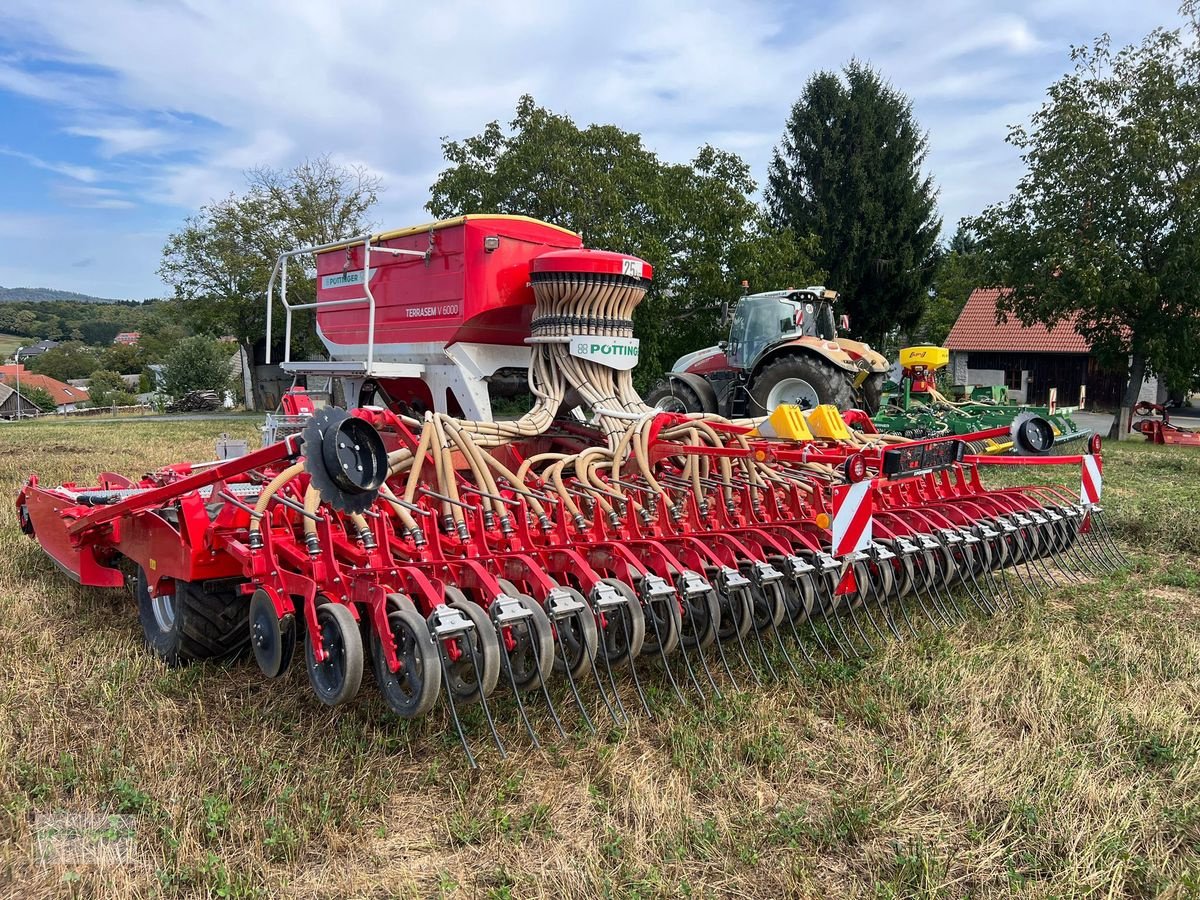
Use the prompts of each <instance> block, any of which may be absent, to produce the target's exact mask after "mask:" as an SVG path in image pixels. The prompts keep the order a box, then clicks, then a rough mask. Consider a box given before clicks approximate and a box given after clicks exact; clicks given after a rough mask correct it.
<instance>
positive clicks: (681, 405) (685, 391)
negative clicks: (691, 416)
mask: <svg viewBox="0 0 1200 900" xmlns="http://www.w3.org/2000/svg"><path fill="white" fill-rule="evenodd" d="M646 405H647V406H653V407H655V408H657V409H661V410H662V411H663V412H673V413H702V412H704V401H702V400H701V399H700V395H699V394H697V393H696V392H695V391H694V390H692V388H691V387H689V386H688V385H686V384H684V383H683V382H682V381H680V380H679V379H677V378H665V379H663V380H662V381H660V382H659V383H658V384H656V385H655V386H654V388H653V389H652V390H651V391H650V393H649V394H647V395H646Z"/></svg>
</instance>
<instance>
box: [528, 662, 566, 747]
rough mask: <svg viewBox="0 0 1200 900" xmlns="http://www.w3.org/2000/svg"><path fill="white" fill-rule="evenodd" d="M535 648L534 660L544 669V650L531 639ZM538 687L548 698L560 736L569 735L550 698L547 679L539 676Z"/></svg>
mask: <svg viewBox="0 0 1200 900" xmlns="http://www.w3.org/2000/svg"><path fill="white" fill-rule="evenodd" d="M530 643H531V645H532V649H533V662H534V665H535V666H537V670H538V671H539V672H541V671H542V651H541V650H540V649H538V642H537V641H530ZM538 688H539V689H540V690H541V692H542V696H543V697H544V698H545V699H546V707H547V708H548V709H549V710H550V718H551V719H553V720H554V727H555V728H557V729H558V734H559V736H560V737H563V738H565V737H566V736H567V732H566V730H565V729H564V728H563V725H562V721H561V720H560V719H559V718H558V710H557V709H555V708H554V701H553V700H551V699H550V689H549V687H547V685H546V679H545V678H542V677H540V676H539V677H538Z"/></svg>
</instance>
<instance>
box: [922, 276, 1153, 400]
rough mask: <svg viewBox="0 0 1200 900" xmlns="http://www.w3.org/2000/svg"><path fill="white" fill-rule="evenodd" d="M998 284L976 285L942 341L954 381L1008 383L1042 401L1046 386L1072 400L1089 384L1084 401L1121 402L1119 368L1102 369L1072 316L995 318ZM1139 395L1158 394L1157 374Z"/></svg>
mask: <svg viewBox="0 0 1200 900" xmlns="http://www.w3.org/2000/svg"><path fill="white" fill-rule="evenodd" d="M1000 295H1001V291H1000V290H999V289H997V288H976V289H975V290H973V291H972V292H971V296H970V297H969V298H968V299H967V303H966V306H964V307H963V311H962V312H961V313H960V314H959V317H958V320H957V321H956V322H955V323H954V327H953V328H951V329H950V335H949V336H948V337H947V338H946V343H945V346H946V348H947V349H948V350H949V351H950V371H951V374H952V376H953V378H954V383H955V384H969V385H976V386H979V385H995V384H1003V385H1006V386H1007V387H1008V393H1009V396H1010V397H1011V398H1013V399H1014V400H1016V401H1018V402H1023V403H1030V404H1034V405H1038V406H1044V405H1046V404H1048V403H1049V402H1050V389H1051V388H1058V403H1059V404H1061V405H1063V406H1075V405H1077V404H1078V402H1079V395H1080V389H1081V388H1083V387H1085V386H1086V388H1087V405H1088V406H1089V407H1090V406H1098V407H1101V408H1110V409H1111V408H1115V407H1116V406H1118V405H1119V403H1120V391H1121V381H1122V373H1119V372H1111V371H1107V370H1105V369H1101V368H1100V366H1099V365H1098V364H1097V362H1096V359H1095V358H1094V357H1093V356H1092V355H1091V349H1092V348H1091V344H1089V343H1088V340H1087V338H1085V337H1083V335H1081V334H1079V332H1077V331H1076V330H1075V317H1074V316H1072V317H1070V318H1068V319H1065V320H1063V321H1062V322H1060V323H1059V324H1058V325H1056V326H1055V327H1054V328H1052V329H1050V328H1047V327H1046V326H1045V325H1030V326H1028V327H1025V326H1023V325H1022V324H1021V323H1020V322H1019V321H1017V320H1016V319H1015V318H1013V317H1011V316H1010V317H1009V318H1008V320H1007V321H1002V322H997V321H996V302H997V301H998V300H999V299H1000ZM1141 399H1145V400H1150V401H1152V402H1153V401H1156V400H1158V399H1159V398H1158V379H1156V378H1148V379H1147V380H1146V383H1145V384H1144V385H1143V386H1142V392H1141Z"/></svg>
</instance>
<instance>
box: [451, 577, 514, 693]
mask: <svg viewBox="0 0 1200 900" xmlns="http://www.w3.org/2000/svg"><path fill="white" fill-rule="evenodd" d="M445 591H446V605H447V606H449V607H450V608H451V609H456V610H458V611H459V612H460V613H462V614H463V615H464V616H466V617H467V618H468V619H470V620H471V623H472V624H473V625H474V626H475V628H474V631H473V632H472V633H473V634H474V636H475V637H474V647H475V654H474V656H475V660H474V661H472V658H471V656H472V655H471V653H470V651H469V650H464V652H463V655H462V656H460V657H459V659H458V661H457V662H455V663H452V664H450V665H448V666H447V674H448V675H449V678H448V679H446V683H445V688H446V690H448V691H449V692H450V693H452V694H454V699H455V702H457V703H467V704H470V703H478V702H479V698H480V695H481V690H480V689H481V688H482V696H483V697H484V698H485V699H486V698H487V697H490V696H492V692H493V691H495V690H496V685H497V684H498V683H499V681H500V641H499V638H497V637H496V626H495V625H494V624H493V623H492V620H491V619H490V618H488V614H487V613H486V612H484V611H483V609H482V608H480V607H479V606H477V605H475V604H474V603H473V602H471V601H470V600H468V599H467V596H466V595H465V594H464V593H463V592H462V591H460V590H459V589H458V588H456V587H454V586H453V585H446V588H445ZM476 662H478V666H479V668H478V670H476ZM477 676H478V677H477Z"/></svg>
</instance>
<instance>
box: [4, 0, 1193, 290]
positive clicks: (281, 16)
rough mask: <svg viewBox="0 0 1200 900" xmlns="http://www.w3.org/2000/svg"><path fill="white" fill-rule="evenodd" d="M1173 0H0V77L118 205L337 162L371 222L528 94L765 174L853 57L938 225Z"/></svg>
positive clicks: (1011, 170)
mask: <svg viewBox="0 0 1200 900" xmlns="http://www.w3.org/2000/svg"><path fill="white" fill-rule="evenodd" d="M1176 2H1177V0H1147V2H1143V3H1139V4H1136V5H1134V4H1127V3H1125V2H1124V0H1100V2H1093V0H1049V2H1045V0H1038V2H1035V0H1016V2H1011V3H1007V4H1003V5H1000V4H989V3H985V2H983V0H914V2H911V3H906V4H903V5H897V4H892V3H881V2H866V0H842V2H840V3H837V4H835V5H834V6H832V7H828V6H822V7H821V8H820V9H816V10H814V9H807V8H805V7H803V6H799V5H794V4H784V3H778V2H770V0H720V2H718V0H703V2H694V0H640V2H635V0H611V2H609V3H607V4H605V5H604V6H599V5H596V4H592V3H586V2H583V0H554V2H551V0H524V2H522V0H490V2H484V0H444V2H440V3H437V4H396V3H394V2H387V0H360V2H359V3H356V4H353V5H349V4H333V3H328V2H326V0H292V2H289V0H265V2H258V3H253V4H247V3H243V2H237V0H206V2H204V3H200V2H197V0H185V2H181V3H176V4H169V5H168V4H163V5H147V4H145V3H143V2H139V0H107V2H105V3H103V4H79V3H75V2H70V0H7V2H6V3H5V4H4V8H3V10H2V11H0V34H7V35H9V36H10V37H9V40H10V41H11V42H12V45H13V46H20V47H21V54H22V55H21V56H20V57H19V58H18V57H15V56H9V57H0V89H5V90H8V91H12V92H16V93H20V94H23V95H25V96H29V97H32V98H34V99H37V100H41V101H43V102H46V103H50V104H54V105H55V106H56V108H57V110H58V112H59V114H60V115H61V116H63V117H64V119H65V120H66V121H65V122H64V127H65V129H66V130H67V132H68V133H69V134H70V135H72V136H74V137H76V138H84V139H87V140H91V141H95V142H96V144H95V147H94V152H95V155H96V159H95V160H94V161H93V160H89V161H88V162H89V163H93V162H94V164H91V165H84V166H78V167H77V169H78V171H76V173H75V174H74V175H71V176H70V177H72V178H75V179H76V180H79V181H83V182H85V183H88V179H89V177H90V178H91V181H92V182H95V181H98V180H106V179H107V178H108V177H109V176H111V178H112V179H113V181H114V182H115V183H119V184H120V185H121V186H122V188H123V189H125V188H128V191H126V192H125V193H123V195H122V196H121V197H117V198H115V199H117V200H118V202H119V201H120V200H121V199H123V198H127V197H128V196H129V195H136V196H142V197H145V198H147V199H148V200H150V201H152V202H155V203H159V204H165V205H168V206H172V207H177V208H178V210H177V212H176V214H177V215H178V217H179V218H182V215H183V214H184V213H185V212H187V211H190V210H193V209H195V208H196V207H197V206H199V205H201V204H203V203H205V202H208V201H209V200H212V199H215V198H217V197H220V196H223V195H224V194H226V193H228V192H229V191H230V190H236V189H239V188H241V187H242V186H243V184H244V178H243V171H244V170H245V169H247V168H250V167H252V166H255V165H260V164H266V165H276V166H285V165H288V164H290V163H293V162H295V161H297V160H299V159H300V158H302V157H304V156H312V155H316V154H320V153H325V152H330V153H333V154H334V155H335V157H336V158H338V159H342V160H353V161H356V162H361V163H362V164H363V165H365V166H366V167H368V168H369V169H371V170H372V171H374V172H379V173H384V175H385V177H386V180H387V184H386V186H387V188H388V190H387V193H386V194H385V197H384V200H383V202H382V204H381V208H380V210H379V213H378V215H379V217H380V218H381V219H382V220H383V221H384V222H385V223H388V224H391V223H397V224H399V223H402V222H409V221H417V220H419V219H420V218H422V217H423V214H422V212H421V207H422V206H423V204H424V202H425V200H426V199H427V196H426V192H427V189H428V186H429V184H430V183H431V181H432V179H433V177H434V175H435V173H436V172H437V170H438V168H439V166H440V162H441V160H440V154H439V144H438V139H439V137H441V136H443V135H448V136H451V137H462V136H464V135H468V134H474V133H476V132H477V131H479V129H480V128H481V127H482V126H483V124H484V123H485V122H487V121H489V120H491V119H496V118H498V119H500V120H502V121H504V120H507V119H508V118H510V117H511V114H512V110H513V107H514V104H515V101H516V99H517V97H518V96H519V95H520V94H521V93H523V92H530V93H532V94H533V95H534V96H535V97H536V98H537V100H538V101H539V102H540V103H543V104H545V105H548V106H550V107H551V108H553V109H555V110H556V111H559V112H566V113H569V114H570V115H572V117H573V118H575V119H576V121H577V122H579V123H580V124H587V123H589V122H593V121H600V122H612V123H615V124H617V125H619V126H621V127H623V128H627V129H631V130H636V131H640V132H642V134H643V135H644V138H645V140H646V142H647V144H648V145H649V146H651V147H652V148H653V149H655V150H656V151H658V152H659V153H660V154H661V155H663V156H664V157H665V158H667V159H669V160H673V161H675V160H685V159H688V158H690V157H691V156H692V155H693V154H694V153H695V150H696V148H697V147H698V146H699V145H701V144H702V143H705V142H712V143H714V144H716V145H717V146H724V147H726V148H728V149H732V150H735V151H737V152H740V153H742V154H743V155H744V156H745V157H746V159H747V160H748V161H749V162H750V163H751V165H752V167H753V171H754V173H755V175H756V177H757V178H758V180H759V181H760V182H762V181H763V180H765V175H766V164H767V161H768V160H769V158H770V152H771V148H772V146H773V145H774V144H775V142H776V141H777V140H778V138H779V136H780V134H781V132H782V130H783V125H784V120H785V118H786V116H787V113H788V110H789V108H790V106H791V104H792V103H793V102H794V101H795V99H796V97H797V96H798V95H799V93H800V90H801V88H802V87H803V84H804V81H805V80H806V79H807V77H808V76H809V75H810V74H811V73H812V72H814V71H815V70H817V69H823V68H825V69H828V68H834V69H836V68H840V67H841V66H842V65H843V64H844V63H845V62H846V61H847V60H848V59H850V58H851V57H858V58H860V59H863V60H866V61H868V62H870V63H871V64H872V65H874V66H876V67H877V68H879V69H880V70H881V71H882V72H883V73H884V74H885V75H886V76H887V77H888V78H889V79H890V80H891V81H892V82H893V83H894V84H895V85H896V87H897V88H898V89H900V90H902V91H904V92H906V93H907V94H908V95H909V96H911V97H912V98H913V101H914V106H915V109H916V112H917V115H918V118H919V119H920V121H921V123H922V124H923V126H924V127H926V128H927V129H928V130H929V132H930V146H931V154H930V160H929V166H930V169H931V171H932V172H933V174H934V176H935V178H936V180H937V181H938V183H939V184H940V185H941V187H942V207H943V213H944V216H945V220H946V222H947V223H948V225H951V226H952V224H953V223H954V222H955V221H956V220H957V219H958V218H959V217H961V216H962V215H964V214H968V213H973V212H976V211H977V210H978V209H979V208H980V207H981V206H982V205H983V204H984V203H987V202H990V201H994V200H997V199H1000V198H1002V197H1003V196H1004V195H1006V194H1007V192H1008V191H1009V190H1010V189H1011V186H1012V185H1013V183H1014V182H1015V180H1016V177H1017V175H1018V174H1019V171H1020V169H1019V161H1018V159H1017V156H1016V154H1015V152H1014V151H1013V150H1012V148H1009V147H1007V146H1006V145H1004V143H1003V139H1004V136H1005V134H1006V133H1007V128H1006V126H1007V125H1009V124H1013V123H1014V122H1018V121H1021V120H1023V118H1024V117H1025V116H1027V114H1028V112H1029V111H1030V110H1032V109H1033V108H1035V107H1036V105H1037V104H1038V102H1040V99H1041V97H1042V96H1043V94H1044V91H1045V88H1046V86H1047V85H1048V84H1049V83H1050V82H1051V81H1052V80H1053V79H1054V78H1055V77H1056V76H1057V75H1058V74H1059V73H1061V72H1062V71H1064V70H1065V69H1066V68H1067V66H1068V65H1069V61H1068V59H1067V52H1066V51H1067V46H1068V45H1069V44H1071V43H1080V42H1084V41H1087V40H1089V39H1090V38H1092V37H1093V36H1095V35H1096V34H1097V33H1099V32H1101V31H1105V30H1109V31H1112V32H1113V34H1114V37H1115V39H1116V40H1117V41H1118V42H1127V41H1130V40H1136V39H1137V38H1139V37H1140V36H1141V35H1142V34H1143V33H1145V32H1147V31H1149V30H1150V28H1152V27H1154V26H1155V25H1157V24H1161V23H1171V22H1174V21H1176V18H1177V16H1176V12H1175V8H1176ZM80 64H82V65H84V66H86V68H84V69H80V68H78V66H79V65H80ZM81 72H83V73H84V74H80V73H81ZM10 143H15V141H10ZM981 161H986V164H981ZM134 163H136V165H135V164H134ZM33 164H37V163H33ZM55 171H57V170H55ZM63 174H66V172H63ZM102 176H103V177H102ZM110 199H112V198H110ZM166 227H167V228H169V227H171V226H170V225H167V226H166ZM164 231H165V229H164ZM4 252H6V251H4V250H3V249H0V253H4ZM153 262H154V261H153V260H147V261H145V262H144V263H142V270H143V272H144V273H145V277H146V279H147V282H150V281H152V278H151V276H150V275H149V273H150V272H151V271H152V269H153Z"/></svg>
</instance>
